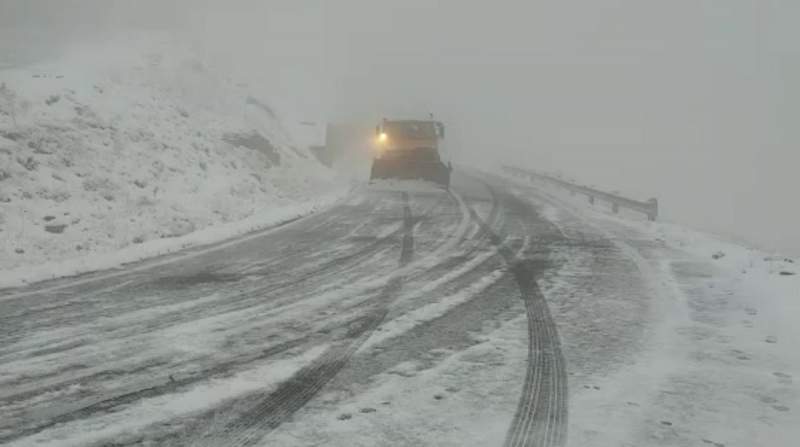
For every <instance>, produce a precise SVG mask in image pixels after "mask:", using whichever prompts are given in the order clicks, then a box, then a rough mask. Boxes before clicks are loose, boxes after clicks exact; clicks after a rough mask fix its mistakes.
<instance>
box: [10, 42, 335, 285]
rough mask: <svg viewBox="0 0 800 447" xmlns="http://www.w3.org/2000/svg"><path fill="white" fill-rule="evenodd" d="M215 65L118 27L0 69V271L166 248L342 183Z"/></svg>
mask: <svg viewBox="0 0 800 447" xmlns="http://www.w3.org/2000/svg"><path fill="white" fill-rule="evenodd" d="M221 69H223V70H224V67H209V66H208V65H207V64H205V63H204V62H203V60H202V59H200V58H197V57H195V56H194V54H193V53H192V52H191V51H189V50H188V49H186V48H181V47H178V46H176V45H174V44H171V43H164V42H156V41H155V40H153V39H136V40H131V39H127V40H124V41H122V40H118V41H112V42H107V43H105V44H102V45H94V46H91V47H86V46H84V47H80V48H73V49H72V50H71V51H70V52H69V53H66V54H64V55H63V56H62V57H61V58H60V59H59V60H54V61H50V62H48V63H42V64H39V65H36V66H28V67H22V68H14V69H4V70H2V71H0V241H2V243H0V270H5V271H6V272H8V271H10V270H17V271H20V270H21V269H26V268H27V266H30V265H33V264H41V263H44V262H51V263H52V262H54V261H65V260H71V259H74V258H84V259H86V258H91V257H93V256H96V255H97V254H98V253H110V252H115V251H117V250H119V249H122V248H125V247H129V246H140V247H142V246H147V245H148V244H153V243H154V241H156V240H160V241H162V242H161V243H160V244H161V245H162V246H163V240H164V239H168V238H176V237H181V236H184V235H186V234H188V233H192V232H195V231H197V230H201V229H204V228H207V227H210V226H214V225H218V224H223V223H230V222H234V221H239V220H241V219H245V218H250V219H251V220H252V219H253V218H254V216H262V217H265V216H269V215H274V214H275V212H277V210H279V209H283V208H285V207H287V206H296V205H297V204H298V203H306V202H307V201H308V200H309V199H310V198H314V197H317V196H318V195H319V194H320V193H321V192H330V191H332V190H333V189H336V187H338V186H340V185H339V183H338V180H337V179H336V178H335V176H334V175H333V173H332V172H331V171H329V170H328V169H327V168H325V167H324V166H322V165H321V164H320V163H319V162H318V161H317V160H316V159H315V158H314V156H313V155H312V154H311V152H310V151H309V150H308V148H307V147H303V146H295V144H294V141H298V139H297V138H295V136H293V135H291V134H290V132H289V131H287V130H286V129H285V128H284V127H283V125H282V124H281V122H280V115H279V112H277V111H275V110H273V109H272V108H271V107H270V105H269V98H262V97H256V96H253V95H252V94H251V92H249V91H248V89H247V87H246V86H245V84H241V83H237V82H236V81H235V80H232V79H228V78H226V77H225V76H222V75H220V74H219V73H223V72H224V71H222V70H221ZM299 140H301V139H299ZM334 185H337V186H336V187H334ZM265 218H266V217H265ZM262 220H263V219H262ZM267 220H269V219H267ZM250 227H252V225H251V226H248V228H250ZM239 229H240V230H241V228H239ZM139 251H140V252H142V250H139ZM145 251H146V250H145Z"/></svg>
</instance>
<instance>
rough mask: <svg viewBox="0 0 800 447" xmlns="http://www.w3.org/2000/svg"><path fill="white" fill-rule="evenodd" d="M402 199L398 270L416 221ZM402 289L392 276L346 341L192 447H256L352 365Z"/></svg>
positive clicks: (407, 257)
mask: <svg viewBox="0 0 800 447" xmlns="http://www.w3.org/2000/svg"><path fill="white" fill-rule="evenodd" d="M402 198H403V238H402V245H401V251H400V261H399V267H400V269H401V270H402V268H403V267H405V266H406V265H408V264H409V263H410V262H411V259H412V258H413V256H414V235H413V231H414V225H415V221H414V217H413V216H412V214H411V208H410V206H409V198H408V193H406V192H403V193H402ZM402 285H403V275H402V274H398V275H395V276H393V277H392V278H391V279H390V280H389V282H388V283H387V284H386V286H385V287H384V288H383V289H382V290H381V292H380V294H379V296H378V297H377V299H376V302H375V304H373V306H372V307H373V309H372V310H371V311H370V312H369V313H368V314H367V315H366V316H365V317H364V318H363V320H362V322H361V324H359V325H357V326H356V327H355V328H351V329H350V331H349V333H348V337H347V339H345V340H344V341H342V342H341V343H339V344H337V345H336V346H334V347H332V348H331V349H329V350H328V351H327V352H326V353H325V354H323V355H322V356H321V357H320V358H319V359H317V360H315V361H314V362H313V363H312V364H310V365H309V366H307V367H304V368H302V369H301V370H300V371H298V373H297V374H295V375H294V376H293V377H292V378H291V379H289V380H288V381H286V382H284V383H283V384H282V385H280V386H279V387H278V389H277V390H275V391H273V392H271V393H269V394H267V395H266V396H262V397H261V398H259V400H258V402H257V403H256V405H255V406H254V407H252V408H250V409H249V410H248V411H247V412H245V413H244V414H243V415H242V416H240V417H239V418H237V419H235V420H234V421H232V422H229V423H228V424H226V425H225V426H224V427H223V429H222V430H221V431H218V432H215V433H213V434H212V435H211V436H208V437H206V438H205V439H202V440H197V441H195V442H194V443H193V444H192V445H203V446H218V445H227V446H247V445H253V444H254V443H256V442H258V441H259V440H260V439H261V438H263V437H264V435H266V434H267V433H269V431H271V430H274V429H275V428H277V427H278V426H280V425H281V424H282V423H283V422H285V421H286V420H287V419H289V417H291V416H292V414H294V413H295V412H296V411H297V410H299V409H300V408H302V407H303V406H304V405H305V404H306V403H308V401H310V400H311V399H312V398H313V397H314V396H315V395H316V394H317V393H318V392H319V391H320V390H321V389H322V388H323V387H324V386H325V385H326V384H327V383H328V382H330V380H331V379H333V378H334V377H335V376H336V374H338V372H339V371H341V369H342V368H344V366H345V365H346V364H347V363H348V362H349V361H350V358H351V357H352V356H353V354H354V353H355V352H356V351H357V350H358V349H359V348H360V347H361V345H362V344H363V343H364V342H366V340H367V339H368V338H369V336H370V335H371V334H372V332H373V331H374V330H375V329H376V328H377V327H378V326H379V325H380V324H381V322H382V321H383V320H384V318H385V317H386V314H387V313H388V311H389V305H390V304H391V302H392V301H393V300H394V299H395V298H396V297H397V295H398V294H399V292H400V290H401V288H402Z"/></svg>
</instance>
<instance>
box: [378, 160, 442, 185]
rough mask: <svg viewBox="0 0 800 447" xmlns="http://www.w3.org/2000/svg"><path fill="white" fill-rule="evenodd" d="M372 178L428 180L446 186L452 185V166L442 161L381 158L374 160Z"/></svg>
mask: <svg viewBox="0 0 800 447" xmlns="http://www.w3.org/2000/svg"><path fill="white" fill-rule="evenodd" d="M369 178H370V180H375V179H398V180H427V181H430V182H434V183H438V184H439V185H442V186H444V187H445V188H447V187H449V186H450V168H449V167H448V166H445V165H444V164H442V163H441V162H438V163H419V162H414V161H411V160H402V159H380V158H377V159H375V160H373V162H372V172H371V173H370V176H369Z"/></svg>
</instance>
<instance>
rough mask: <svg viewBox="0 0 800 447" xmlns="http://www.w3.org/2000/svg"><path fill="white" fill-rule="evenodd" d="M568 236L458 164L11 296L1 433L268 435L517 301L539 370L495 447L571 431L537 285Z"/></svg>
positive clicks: (469, 335) (219, 441)
mask: <svg viewBox="0 0 800 447" xmlns="http://www.w3.org/2000/svg"><path fill="white" fill-rule="evenodd" d="M487 182H488V183H487ZM563 243H564V236H563V233H560V232H559V231H558V229H557V228H556V227H555V226H553V225H552V223H549V222H548V221H547V220H546V219H544V218H543V217H542V216H541V215H540V214H539V213H538V212H537V210H535V209H534V208H533V207H532V206H531V205H530V204H528V203H526V202H524V201H522V200H520V199H518V198H516V197H515V196H513V195H512V194H510V193H509V192H508V191H507V189H506V186H505V185H504V184H503V183H502V182H498V181H496V180H491V179H481V180H479V179H476V178H472V177H465V176H456V178H455V179H454V184H453V188H452V190H451V191H444V190H440V189H436V188H433V187H430V188H413V189H403V188H402V187H399V188H397V187H392V188H386V187H376V186H374V185H373V186H370V187H367V186H365V187H363V188H360V189H358V190H356V191H355V192H354V193H353V194H352V196H351V197H349V198H348V199H347V200H345V201H343V202H342V203H340V204H338V205H337V206H335V207H333V208H331V209H329V210H326V211H324V212H321V213H319V214H317V215H314V216H310V217H308V218H304V219H301V220H298V221H296V222H293V223H291V224H288V225H285V226H283V227H280V228H276V229H272V230H269V231H265V232H262V233H258V234H252V235H248V236H247V237H246V238H245V239H242V242H241V243H237V242H235V241H233V242H232V243H226V244H222V245H220V246H219V248H216V249H214V248H212V249H205V250H198V251H197V252H196V253H194V254H192V253H191V252H189V253H188V254H190V255H191V256H187V253H183V254H181V255H180V256H174V257H166V258H162V259H159V260H156V261H148V262H144V263H141V264H139V265H135V266H132V268H130V269H129V270H125V271H116V272H113V274H110V275H109V274H104V273H102V272H100V273H97V274H93V275H89V276H86V277H82V278H80V280H69V279H67V280H60V281H57V282H53V283H51V284H41V285H37V286H34V287H32V288H29V289H23V290H13V291H0V365H2V366H0V412H2V414H3V417H2V418H0V444H2V445H6V444H7V445H34V444H36V445H111V444H113V445H141V444H146V445H236V446H245V445H260V444H263V443H266V444H269V443H270V442H269V439H270V436H271V435H270V433H272V432H273V431H275V429H277V428H278V427H281V426H282V425H284V424H285V423H286V422H287V421H290V420H294V419H295V418H301V419H302V418H303V417H305V416H303V414H299V413H298V412H300V411H301V410H302V409H304V408H305V407H307V406H309V405H310V403H311V402H314V401H315V399H318V400H319V399H320V397H319V396H320V394H321V393H323V392H326V393H329V394H330V393H334V392H338V391H342V390H346V391H345V393H349V394H353V393H358V392H359V390H363V389H365V388H367V387H369V386H372V384H374V383H376V381H377V380H378V378H380V377H384V376H385V375H386V374H387V373H390V372H391V371H392V370H393V369H396V368H398V367H400V366H402V365H406V364H409V363H415V362H416V363H420V362H421V363H425V364H432V363H431V362H433V360H431V358H433V357H431V353H437V352H442V351H448V352H453V353H455V352H461V351H466V350H468V349H470V348H471V347H473V346H475V343H476V342H475V341H474V338H475V334H478V333H485V332H486V331H487V330H490V329H487V328H490V327H500V325H503V324H507V323H508V322H511V321H514V319H515V318H518V317H521V316H523V315H524V316H525V318H526V320H527V326H528V332H527V337H528V340H527V343H526V346H527V349H526V350H525V351H524V352H519V355H520V357H525V358H527V367H526V371H525V372H524V374H522V379H523V380H521V381H520V382H518V383H517V384H516V385H514V386H512V387H511V388H513V389H516V390H517V391H511V393H512V394H513V395H515V397H514V400H515V401H516V403H513V401H512V400H511V399H508V400H507V402H505V403H503V404H502V405H501V406H500V407H498V408H499V409H498V410H497V411H498V412H499V413H498V414H499V417H501V418H504V419H505V420H507V427H508V428H507V430H506V436H505V440H504V439H502V438H498V439H496V443H497V444H498V445H499V444H503V443H505V445H509V446H533V445H537V446H538V445H545V446H560V445H564V444H565V442H566V427H567V425H566V422H567V399H566V396H567V374H566V365H565V360H564V356H563V354H562V352H561V346H560V339H559V335H558V332H557V328H556V325H555V323H554V321H553V316H552V313H551V312H550V309H549V307H548V303H547V301H546V300H545V298H544V295H543V294H542V293H541V291H540V290H539V288H538V286H537V279H538V277H539V276H540V275H541V274H543V272H545V271H547V270H552V269H556V268H557V267H558V265H557V262H556V261H554V260H553V259H551V258H552V256H551V253H550V251H551V247H553V246H557V245H558V244H563ZM171 259H174V260H171ZM150 265H152V266H150ZM466 291H469V293H467V292H466ZM448 294H451V295H452V294H455V295H452V296H456V297H458V300H455V299H454V301H453V304H452V305H448V306H449V307H446V308H443V309H442V310H437V312H438V313H436V314H435V318H433V317H430V318H429V317H425V318H423V319H421V320H420V319H419V318H421V317H413V318H416V320H414V321H416V323H414V322H413V321H412V323H413V324H412V323H408V324H407V326H408V327H405V326H402V325H403V324H406V323H404V321H411V320H409V318H411V316H414V315H427V313H426V310H427V309H430V308H432V307H436V306H439V307H442V306H444V304H443V302H442V301H441V300H440V298H439V297H441V296H451V295H448ZM437 309H438V308H437ZM424 311H425V312H424ZM404 319H405V320H404ZM412 320H413V319H412ZM400 327H405V329H402V330H401V329H397V328H400ZM437 355H439V354H436V355H434V357H436V356H437ZM509 380H516V379H509ZM326 390H327V391H326ZM474 392H475V393H480V392H481V390H475V391H474ZM329 401H330V398H329V397H327V394H326V397H325V398H324V399H322V400H319V402H321V403H322V402H329ZM280 435H281V434H277V435H276V436H280ZM376 439H377V438H376ZM418 442H419V438H417V440H415V441H413V445H416V443H418ZM422 442H423V443H429V444H431V445H435V444H437V440H436V439H434V438H431V439H427V440H425V439H424V436H423V438H422ZM401 443H402V442H401ZM408 445H412V442H411V441H409V444H408Z"/></svg>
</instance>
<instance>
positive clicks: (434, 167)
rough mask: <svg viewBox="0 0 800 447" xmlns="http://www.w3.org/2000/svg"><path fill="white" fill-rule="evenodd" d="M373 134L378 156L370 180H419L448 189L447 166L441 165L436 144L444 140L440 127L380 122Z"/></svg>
mask: <svg viewBox="0 0 800 447" xmlns="http://www.w3.org/2000/svg"><path fill="white" fill-rule="evenodd" d="M376 133H377V136H378V155H377V156H376V157H375V159H374V160H373V162H372V172H371V174H370V179H401V180H415V179H421V180H427V181H431V182H434V183H438V184H440V185H442V186H444V187H449V186H450V171H451V167H450V164H449V163H448V164H447V165H445V163H444V162H443V161H442V159H441V157H440V154H439V140H440V139H441V138H443V137H444V126H443V125H442V124H441V123H439V122H437V121H417V120H404V121H389V120H384V121H383V123H382V124H381V125H380V126H378V128H377V129H376Z"/></svg>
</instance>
